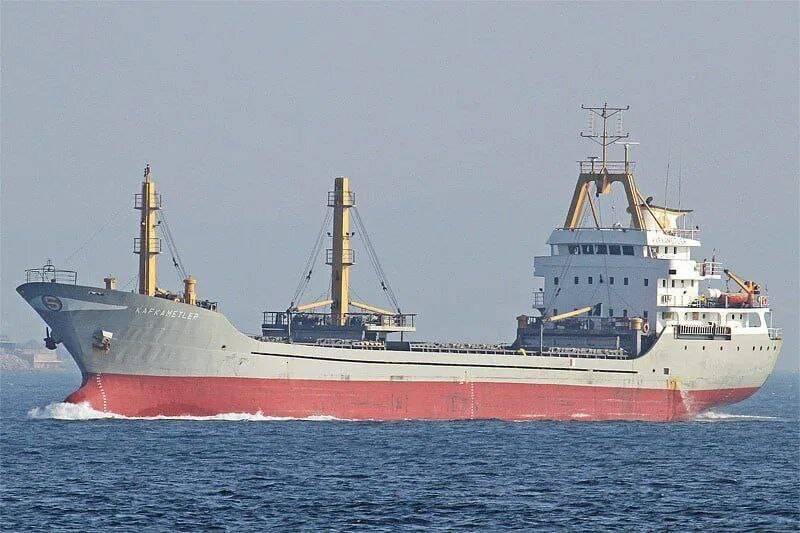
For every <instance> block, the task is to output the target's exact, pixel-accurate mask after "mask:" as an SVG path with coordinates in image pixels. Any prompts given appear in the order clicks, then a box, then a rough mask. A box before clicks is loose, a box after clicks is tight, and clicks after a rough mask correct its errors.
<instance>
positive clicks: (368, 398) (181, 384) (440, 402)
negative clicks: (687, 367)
mask: <svg viewBox="0 0 800 533" xmlns="http://www.w3.org/2000/svg"><path fill="white" fill-rule="evenodd" d="M757 390H758V389H757V388H756V387H751V388H735V389H721V390H704V391H690V392H684V391H679V390H668V389H628V388H619V387H597V386H577V385H560V384H517V383H485V382H484V383H482V382H467V383H443V382H435V381H434V382H405V383H404V382H396V381H395V382H391V381H390V382H387V381H358V382H356V381H330V380H301V379H259V378H232V377H164V376H134V375H120V374H105V375H103V374H90V375H87V376H86V378H85V380H84V384H83V385H82V386H81V388H80V389H78V390H77V391H76V392H74V393H73V394H71V395H70V396H69V397H68V398H67V399H66V401H67V402H72V403H88V404H89V405H90V406H91V407H92V408H94V409H95V410H98V411H103V412H111V413H116V414H120V415H123V416H129V417H152V416H210V415H216V414H221V413H254V414H255V413H258V414H262V415H267V416H274V417H288V418H311V417H317V416H329V417H333V418H338V419H344V420H481V419H484V420H487V419H498V420H646V421H674V420H685V419H687V418H691V417H692V416H694V415H695V414H696V413H698V412H702V411H706V410H708V409H710V408H712V407H717V406H720V405H726V404H730V403H736V402H739V401H741V400H743V399H745V398H747V397H749V396H751V395H752V394H754V393H755V392H756V391H757Z"/></svg>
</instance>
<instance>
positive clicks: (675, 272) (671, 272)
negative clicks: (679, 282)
mask: <svg viewBox="0 0 800 533" xmlns="http://www.w3.org/2000/svg"><path fill="white" fill-rule="evenodd" d="M669 273H670V274H671V275H673V276H674V275H675V274H677V273H678V271H677V270H675V269H674V268H670V269H669Z"/></svg>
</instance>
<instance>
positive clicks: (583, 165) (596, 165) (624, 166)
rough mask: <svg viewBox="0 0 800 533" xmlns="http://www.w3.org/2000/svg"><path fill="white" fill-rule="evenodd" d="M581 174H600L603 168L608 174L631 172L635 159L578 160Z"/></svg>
mask: <svg viewBox="0 0 800 533" xmlns="http://www.w3.org/2000/svg"><path fill="white" fill-rule="evenodd" d="M578 164H579V165H580V170H581V174H602V172H603V169H605V171H606V172H607V173H608V174H625V173H626V172H632V171H633V169H634V167H635V166H636V162H635V161H627V162H626V161H606V162H605V165H604V164H603V162H602V161H578Z"/></svg>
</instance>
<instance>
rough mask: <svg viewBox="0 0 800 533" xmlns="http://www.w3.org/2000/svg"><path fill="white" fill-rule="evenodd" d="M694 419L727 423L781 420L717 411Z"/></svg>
mask: <svg viewBox="0 0 800 533" xmlns="http://www.w3.org/2000/svg"><path fill="white" fill-rule="evenodd" d="M694 419H695V420H696V421H698V422H725V421H730V422H733V421H742V420H749V421H774V420H779V418H778V417H777V416H762V415H735V414H730V413H717V412H715V411H706V412H705V413H700V414H699V415H697V416H695V417H694Z"/></svg>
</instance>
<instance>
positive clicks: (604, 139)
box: [581, 103, 631, 169]
mask: <svg viewBox="0 0 800 533" xmlns="http://www.w3.org/2000/svg"><path fill="white" fill-rule="evenodd" d="M630 108H631V106H629V105H628V106H625V107H608V103H604V104H603V107H587V106H585V105H581V109H585V110H587V111H588V112H589V125H590V126H591V127H590V129H589V133H584V132H581V137H584V138H586V139H591V140H593V141H594V142H596V143H597V144H599V145H600V146H602V147H603V157H602V158H601V159H602V163H601V164H602V167H601V168H602V169H605V168H606V161H607V159H608V158H607V157H606V155H607V151H608V146H609V145H611V144H614V143H615V142H617V141H619V140H621V139H627V138H628V136H629V135H630V133H624V134H623V133H622V115H621V114H620V113H622V112H623V111H627V110H628V109H630ZM614 115H619V116H618V117H617V132H616V133H609V131H608V119H610V118H611V117H613V116H614ZM596 116H597V117H600V118H601V119H602V121H603V133H602V134H596V133H595V132H594V117H596Z"/></svg>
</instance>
